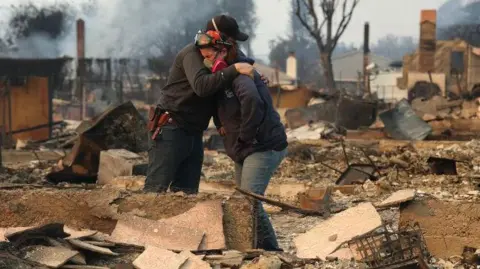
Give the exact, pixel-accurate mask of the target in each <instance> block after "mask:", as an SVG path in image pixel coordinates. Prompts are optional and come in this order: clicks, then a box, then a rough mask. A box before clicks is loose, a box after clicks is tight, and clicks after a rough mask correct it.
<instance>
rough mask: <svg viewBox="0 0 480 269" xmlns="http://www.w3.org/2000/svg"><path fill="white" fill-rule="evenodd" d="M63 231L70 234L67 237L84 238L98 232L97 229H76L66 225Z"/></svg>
mask: <svg viewBox="0 0 480 269" xmlns="http://www.w3.org/2000/svg"><path fill="white" fill-rule="evenodd" d="M63 231H64V232H66V233H67V234H69V235H70V236H69V237H67V238H66V239H82V238H86V237H91V236H94V235H95V234H96V233H97V231H93V230H75V229H73V228H70V227H68V226H64V227H63Z"/></svg>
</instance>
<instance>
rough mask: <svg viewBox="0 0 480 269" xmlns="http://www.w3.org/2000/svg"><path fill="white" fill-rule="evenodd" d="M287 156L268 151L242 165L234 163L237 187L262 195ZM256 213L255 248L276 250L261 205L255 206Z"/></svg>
mask: <svg viewBox="0 0 480 269" xmlns="http://www.w3.org/2000/svg"><path fill="white" fill-rule="evenodd" d="M286 155H287V149H284V150H282V151H275V150H269V151H264V152H255V153H253V154H251V155H249V156H248V157H247V158H246V159H245V161H244V162H243V164H240V163H235V181H236V184H237V186H238V187H240V188H241V189H243V190H247V191H250V192H253V193H256V194H259V195H264V194H265V190H266V189H267V186H268V183H269V182H270V178H271V177H272V175H273V173H274V172H275V170H276V169H277V168H278V166H279V165H280V163H281V162H282V160H283V159H284V158H285V156H286ZM255 207H256V212H257V220H258V221H257V242H255V243H256V244H257V246H256V247H257V248H261V249H265V250H277V249H279V247H278V242H277V236H276V235H275V231H274V229H273V226H272V224H271V223H270V220H269V218H268V215H267V213H266V212H265V210H264V209H263V206H262V203H261V202H259V201H257V202H256V204H255Z"/></svg>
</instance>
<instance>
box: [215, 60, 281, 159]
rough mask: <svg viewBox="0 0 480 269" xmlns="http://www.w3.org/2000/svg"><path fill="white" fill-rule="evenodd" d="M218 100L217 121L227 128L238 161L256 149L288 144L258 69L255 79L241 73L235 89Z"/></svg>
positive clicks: (229, 152) (230, 148) (226, 142)
mask: <svg viewBox="0 0 480 269" xmlns="http://www.w3.org/2000/svg"><path fill="white" fill-rule="evenodd" d="M237 62H248V63H250V64H253V63H254V60H252V59H250V58H246V57H239V59H238V60H237ZM217 102H218V103H217V107H218V109H217V117H218V119H216V123H215V124H216V125H217V127H218V126H223V127H224V128H225V131H226V133H227V134H226V136H225V137H224V145H225V149H226V152H227V155H228V156H229V157H230V158H232V159H233V160H234V161H235V162H238V163H242V162H243V160H244V159H245V158H246V157H247V156H248V155H250V154H252V153H254V152H260V151H267V150H278V151H280V150H283V149H285V148H286V147H287V145H288V143H287V135H286V133H285V127H284V126H283V124H282V123H281V121H280V116H279V115H278V113H277V111H276V110H275V109H274V107H273V102H272V98H271V96H270V93H269V90H268V87H267V85H265V83H264V82H263V81H262V80H261V78H260V75H259V74H258V73H257V72H256V73H255V77H254V79H253V80H252V79H251V78H250V77H248V76H245V75H239V76H238V77H237V78H235V80H234V81H233V84H232V86H231V88H227V89H226V90H224V91H222V92H219V93H218V94H217Z"/></svg>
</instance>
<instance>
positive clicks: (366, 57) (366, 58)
mask: <svg viewBox="0 0 480 269" xmlns="http://www.w3.org/2000/svg"><path fill="white" fill-rule="evenodd" d="M369 62H370V25H369V24H368V22H366V23H365V26H364V30H363V82H364V87H365V88H364V91H365V93H367V94H370V74H369V71H368V70H367V66H368V64H369Z"/></svg>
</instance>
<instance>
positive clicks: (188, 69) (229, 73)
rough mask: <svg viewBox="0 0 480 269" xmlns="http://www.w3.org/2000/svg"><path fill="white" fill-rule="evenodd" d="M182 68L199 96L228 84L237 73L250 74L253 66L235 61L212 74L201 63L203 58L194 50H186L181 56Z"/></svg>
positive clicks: (210, 93) (211, 92)
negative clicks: (182, 56)
mask: <svg viewBox="0 0 480 269" xmlns="http://www.w3.org/2000/svg"><path fill="white" fill-rule="evenodd" d="M183 68H184V70H185V75H186V76H187V79H188V81H189V82H190V85H191V86H192V88H193V91H194V92H195V94H197V95H198V96H200V97H206V96H211V95H212V94H215V93H216V92H217V91H219V90H220V89H224V88H226V86H227V85H230V84H231V83H232V82H233V80H234V79H235V78H236V77H237V76H238V74H245V75H250V74H252V73H253V72H254V68H253V66H251V65H250V64H247V63H236V64H234V65H231V66H229V67H227V68H225V69H223V70H221V71H219V72H217V73H215V74H212V73H211V72H210V70H208V68H206V67H205V65H204V63H203V58H202V56H201V55H200V54H199V53H196V52H195V51H191V52H188V53H187V54H186V55H185V56H184V58H183Z"/></svg>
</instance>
